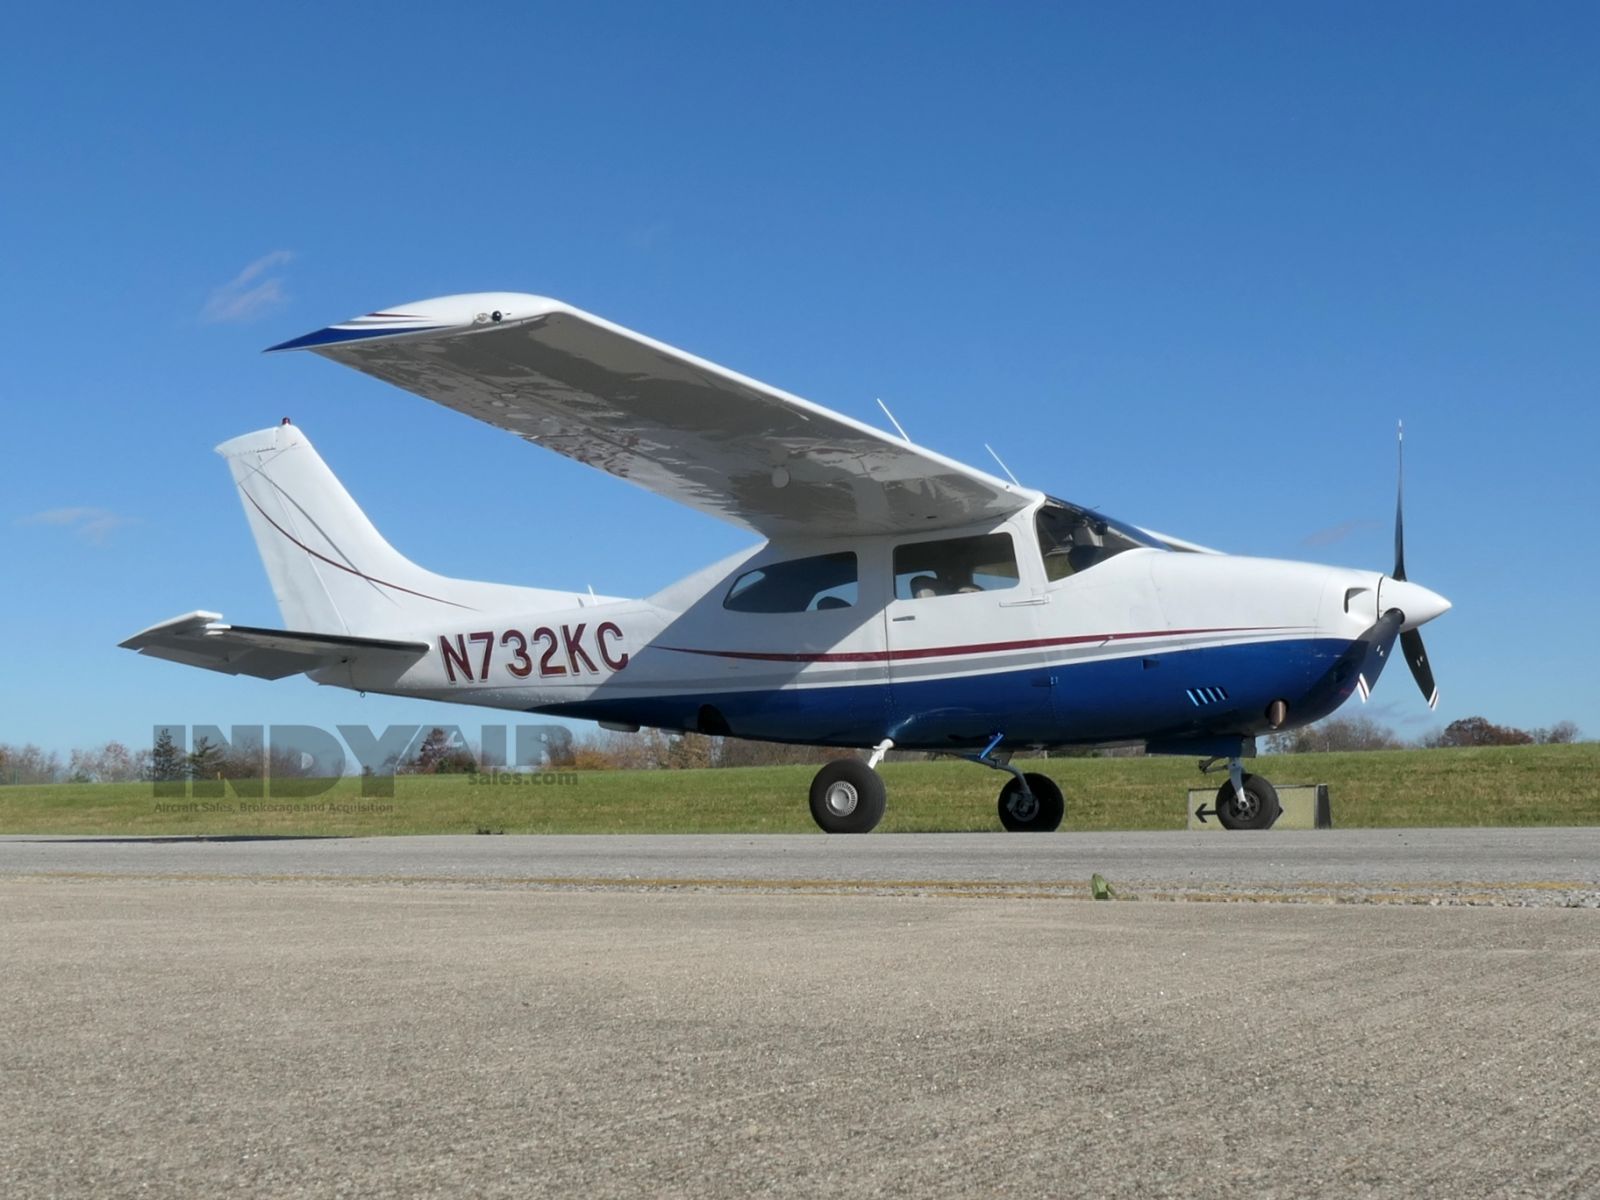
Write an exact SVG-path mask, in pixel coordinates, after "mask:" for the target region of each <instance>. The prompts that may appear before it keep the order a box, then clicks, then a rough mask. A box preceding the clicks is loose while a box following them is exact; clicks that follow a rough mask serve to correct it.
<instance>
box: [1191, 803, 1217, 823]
mask: <svg viewBox="0 0 1600 1200" xmlns="http://www.w3.org/2000/svg"><path fill="white" fill-rule="evenodd" d="M1194 815H1195V816H1197V817H1199V818H1200V824H1202V825H1204V824H1205V823H1206V818H1207V817H1214V816H1216V815H1217V810H1216V809H1214V808H1207V807H1206V806H1205V805H1204V804H1202V805H1201V806H1200V807H1199V808H1197V809H1195V810H1194Z"/></svg>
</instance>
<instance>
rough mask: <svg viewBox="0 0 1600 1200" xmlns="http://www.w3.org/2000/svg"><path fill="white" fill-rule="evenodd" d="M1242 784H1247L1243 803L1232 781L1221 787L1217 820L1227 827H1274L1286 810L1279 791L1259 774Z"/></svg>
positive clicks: (1247, 778) (1248, 777)
mask: <svg viewBox="0 0 1600 1200" xmlns="http://www.w3.org/2000/svg"><path fill="white" fill-rule="evenodd" d="M1240 783H1241V784H1242V785H1243V787H1244V803H1243V804H1241V803H1240V802H1239V795H1238V793H1237V792H1235V791H1234V790H1233V782H1232V781H1231V780H1230V781H1229V782H1227V783H1225V784H1223V785H1222V786H1221V787H1220V788H1218V789H1217V820H1219V821H1221V822H1222V827H1223V828H1224V829H1271V828H1272V823H1273V822H1274V821H1276V820H1277V819H1278V816H1279V814H1281V813H1282V812H1283V806H1282V805H1281V804H1279V803H1278V790H1277V789H1276V788H1274V787H1273V786H1272V785H1271V784H1270V783H1268V782H1267V781H1266V780H1265V779H1263V778H1261V776H1259V775H1246V776H1245V777H1244V778H1243V779H1242V780H1240Z"/></svg>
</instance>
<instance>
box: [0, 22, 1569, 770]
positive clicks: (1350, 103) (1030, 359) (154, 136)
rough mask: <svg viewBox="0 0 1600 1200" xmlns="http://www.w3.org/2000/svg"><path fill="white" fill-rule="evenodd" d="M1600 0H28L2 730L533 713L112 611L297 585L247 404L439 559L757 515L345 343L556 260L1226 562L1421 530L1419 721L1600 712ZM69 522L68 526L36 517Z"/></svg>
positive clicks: (694, 544)
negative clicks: (203, 655) (672, 486)
mask: <svg viewBox="0 0 1600 1200" xmlns="http://www.w3.org/2000/svg"><path fill="white" fill-rule="evenodd" d="M1597 53H1600V10H1597V9H1596V8H1595V7H1594V6H1593V5H1579V4H1571V5H1564V4H1545V5H1540V6H1537V7H1535V8H1522V9H1518V8H1515V7H1514V6H1504V5H1468V4H1458V3H1451V4H1408V5H1390V4H1381V5H1380V4H1340V5H1331V4H1330V5H1315V6H1313V5H1269V4H1240V3H1221V4H1212V5H1192V4H1137V3H1135V4H1119V5H1094V6H1090V5H1009V6H980V5H963V6H955V5H952V6H941V5H895V4H884V5H876V6H866V5H844V4H839V5H831V4H821V5H803V6H778V5H748V4H739V5H733V4H729V5H706V4H698V5H691V6H668V5H636V6H630V5H612V4H595V5H560V6H553V5H552V6H543V5H483V6H475V5H451V6H437V5H433V6H416V5H405V4H384V5H370V6H359V5H332V6H330V5H317V6H305V7H303V8H302V9H300V10H299V11H298V13H296V12H294V11H293V10H292V9H291V7H290V6H284V5H280V6H272V7H271V8H269V9H261V10H259V11H247V10H244V9H240V8H239V7H237V6H226V5H204V6H201V5H196V6H192V7H187V6H185V7H171V6H163V5H160V4H155V5H143V6H138V7H136V8H128V7H127V6H105V7H97V6H95V5H87V6H85V5H75V6H71V7H69V8H62V7H61V6H53V7H52V6H48V5H29V6H23V7H22V8H20V9H19V10H17V11H16V12H15V13H13V14H12V15H10V16H9V17H8V20H7V37H6V39H5V43H4V45H3V46H0V105H3V109H0V111H3V112H4V113H5V120H4V121H3V122H0V153H3V160H0V161H3V169H0V251H3V262H4V264H5V283H6V286H5V287H4V288H0V329H3V331H4V332H3V333H0V338H3V343H0V349H3V351H4V353H3V354H0V403H3V405H4V420H5V430H6V432H5V443H4V444H5V455H4V460H3V466H0V539H3V546H4V561H5V563H6V566H7V570H6V585H5V586H4V587H3V588H0V622H3V623H4V625H5V627H6V628H7V629H8V631H9V638H8V643H9V644H8V650H7V653H6V654H5V655H4V656H3V658H0V741H10V742H25V741H34V742H38V743H40V744H42V745H45V746H47V747H52V748H56V749H61V750H65V749H67V748H69V747H71V746H73V745H84V744H90V743H97V742H100V741H103V740H105V739H107V738H112V737H115V738H121V739H123V740H127V741H130V742H137V743H140V744H143V743H145V742H147V741H148V739H149V729H150V726H151V725H152V724H154V723H156V722H158V721H175V722H179V723H186V724H191V723H197V722H215V723H218V724H223V725H226V724H230V723H234V722H239V723H263V724H267V723H274V722H278V723H284V722H300V723H311V724H323V725H331V724H333V723H335V722H341V721H342V722H355V723H363V724H369V725H376V726H381V725H384V724H387V723H389V722H405V723H410V722H417V721H454V722H461V723H464V724H466V725H469V726H473V727H475V726H476V725H478V724H479V723H481V722H483V721H485V720H487V721H496V720H499V719H500V718H499V716H498V715H497V714H494V713H489V712H480V711H476V710H463V709H449V708H443V707H438V706H426V705H422V704H418V703H415V702H404V701H391V700H383V699H378V698H367V699H361V698H358V697H355V696H352V695H350V694H348V693H343V692H335V691H330V690H326V689H319V688H316V687H315V686H313V685H311V684H309V683H307V682H305V681H303V680H289V681H283V682H279V683H265V682H258V681H252V680H235V679H230V678H227V677H225V676H214V675H210V674H206V673H201V672H196V671H190V670H186V669H184V668H180V667H177V666H174V665H170V664H164V663H159V662H152V661H149V660H143V659H140V658H137V657H136V656H134V655H131V654H129V653H127V652H126V651H121V650H118V649H116V643H117V641H118V640H119V639H121V638H123V637H125V636H127V634H129V633H131V632H132V631H134V630H136V629H139V628H141V627H143V626H144V625H147V624H149V623H151V622H153V621H156V620H159V619H162V618H165V617H168V616H172V615H175V614H177V613H180V612H184V611H187V610H190V609H193V608H211V609H214V610H217V611H220V612H223V613H224V614H226V615H227V617H228V618H229V619H232V620H236V621H239V622H242V623H257V624H269V625H270V624H278V623H279V621H278V614H277V612H276V610H275V608H274V605H273V602H272V597H271V593H270V590H269V589H268V587H267V584H266V580H265V577H264V575H263V573H262V571H261V568H260V565H259V562H258V560H257V559H256V555H255V549H254V546H253V544H252V542H251V540H250V538H249V535H248V533H247V530H246V526H245V521H244V517H243V515H242V513H241V512H240V509H239V505H238V502H237V500H236V498H235V496H234V495H233V491H232V488H231V486H230V484H229V481H228V477H227V473H226V470H225V468H224V466H223V464H222V462H221V460H219V459H217V458H216V457H215V456H213V455H212V454H211V447H212V446H214V445H215V444H216V443H218V442H220V441H222V440H224V439H225V438H228V437H230V436H233V435H235V434H238V433H242V432H246V431H248V430H252V429H256V428H259V427H261V426H264V425H267V424H271V423H273V422H275V421H276V420H277V419H278V418H279V417H281V416H284V415H288V416H292V417H293V418H294V420H295V421H296V423H297V424H299V425H301V426H302V427H304V428H305V429H306V431H307V432H308V433H309V434H310V435H311V436H312V438H313V439H314V440H315V441H316V443H317V445H318V447H319V449H320V450H321V451H322V453H323V455H324V457H325V458H326V459H327V460H328V461H329V463H330V464H331V465H332V466H333V468H334V469H335V471H337V472H338V473H339V474H340V475H341V477H342V478H343V479H344V480H345V482H346V484H347V485H348V486H349V487H350V489H351V491H352V492H353V493H354V494H355V495H356V498H357V499H358V500H359V501H360V502H361V503H362V504H363V505H364V506H365V507H366V509H367V511H368V513H369V515H371V517H372V518H373V520H374V521H375V522H376V524H377V525H378V527H379V528H380V529H382V530H383V531H384V532H385V533H386V534H387V535H388V536H389V537H390V539H391V540H392V541H394V542H395V544H396V545H397V546H398V547H399V548H400V549H401V550H402V551H404V552H405V553H407V554H409V555H410V556H411V557H413V558H415V559H417V560H418V561H420V562H423V563H425V564H426V565H428V566H429V567H431V568H433V569H435V570H439V571H442V572H445V573H448V574H459V575H468V576H476V577H488V578H501V579H505V580H508V581H515V582H526V583H534V584H545V585H551V586H562V587H580V588H581V587H583V586H585V585H590V584H592V585H593V586H594V587H595V589H596V590H598V591H601V592H609V593H613V594H628V595H638V594H643V593H647V592H649V591H652V590H654V589H656V588H658V587H660V586H662V585H663V584H665V583H667V582H669V581H671V580H672V579H674V578H676V577H678V576H679V575H682V574H685V573H687V572H688V571H689V570H690V569H691V568H693V567H695V566H698V565H701V564H702V563H704V562H706V561H709V560H711V559H713V558H716V557H718V556H720V555H722V554H724V553H727V552H730V551H732V550H735V549H737V548H738V547H739V546H741V545H743V544H745V543H746V541H747V539H746V537H745V536H744V535H742V534H740V533H739V532H738V531H736V530H733V529H731V528H728V527H724V526H722V525H720V524H718V523H717V522H715V521H713V520H712V519H710V518H707V517H704V516H700V515H698V514H695V513H693V512H690V511H688V510H686V509H680V508H678V507H676V506H674V505H672V504H670V503H669V502H666V501H663V500H659V499H656V498H654V497H652V496H650V495H648V494H646V493H643V492H639V491H637V490H635V489H633V488H630V487H627V486H626V485H623V484H620V483H618V482H616V481H614V480H612V479H610V478H609V477H607V476H604V475H602V474H600V473H598V472H594V471H591V470H588V469H586V468H582V467H579V466H576V465H574V464H572V463H568V462H566V461H564V460H562V459H560V458H558V457H556V456H554V455H549V454H544V453H541V452H539V451H537V450H535V449H533V448H531V447H529V446H526V445H524V444H522V443H520V442H518V441H516V440H514V439H512V438H510V437H508V436H506V435H504V434H501V433H499V432H497V431H495V430H493V429H490V428H488V427H485V426H481V425H478V424H477V423H475V422H473V421H471V420H468V419H466V418H464V417H461V416H459V415H458V414H455V413H453V412H450V411H448V410H446V409H444V408H441V407H437V406H434V405H430V404H428V403H427V402H425V401H423V400H420V399H417V398H415V397H412V396H410V395H408V394H405V393H402V392H399V391H396V390H394V389H392V388H389V387H386V386H384V385H381V384H379V383H377V382H376V381H373V380H369V379H367V378H365V377H362V376H360V375H357V374H355V373H352V372H348V371H343V370H340V369H339V368H337V367H334V366H333V365H332V364H329V363H326V362H323V361H321V360H318V359H316V358H314V357H312V356H285V355H279V356H270V357H269V356H263V355H262V354H260V353H259V351H260V350H261V349H262V348H263V347H264V346H267V345H269V344H271V343H274V342H277V341H280V340H282V339H284V338H288V337H291V336H294V335H297V334H300V333H304V332H306V331H307V330H309V329H312V328H315V327H317V326H320V325H323V324H327V323H330V322H332V321H336V320H340V319H343V318H345V317H348V316H351V315H354V314H357V313H361V312H366V311H370V310H372V309H376V308H381V307H383V306H387V305H394V304H400V303H403V302H405V301H409V300H416V299H420V298H424V297H428V296H435V295H441V294H446V293H451V292H458V291H476V290H486V289H507V290H517V291H531V292H539V293H543V294H548V295H553V296H557V297H560V298H562V299H564V300H567V301H570V302H572V303H575V304H578V305H580V306H582V307H584V308H587V309H590V310H591V311H594V312H597V313H600V314H602V315H604V316H607V317H609V318H611V319H613V320H616V321H619V322H621V323H622V324H625V325H628V326H631V327H632V328H635V329H638V330H640V331H642V332H645V333H648V334H651V335H653V336H656V337H659V338H662V339H664V340H666V341H668V342H671V343H674V344H676V345H679V346H682V347H684V348H686V349H689V350H691V351H694V352H696V353H699V354H702V355H704V356H706V357H709V358H712V359H715V360H717V361H720V362H723V363H726V364H727V365H729V366H731V367H734V368H736V369H739V370H741V371H744V372H746V373H748V374H752V375H755V376H756V377H758V378H761V379H765V380H768V381H770V382H772V383H775V384H778V385H780V386H783V387H785V388H788V389H790V390H792V391H794V392H797V393H799V394H801V395H804V396H807V397H808V398H810V399H813V400H815V401H818V402H820V403H823V404H827V405H830V406H832V407H835V408H838V409H840V410H842V411H844V412H847V413H851V414H853V415H856V416H858V417H863V418H865V419H867V420H870V421H874V422H876V423H881V419H880V417H879V416H878V415H877V409H876V407H875V405H874V404H873V398H874V397H875V396H883V397H884V398H885V399H886V400H888V402H889V403H890V404H891V405H892V407H893V408H894V409H895V412H896V415H897V416H898V417H899V418H900V420H901V422H902V423H903V424H905V426H906V427H907V428H908V429H909V430H910V431H911V433H912V434H913V436H915V437H916V438H917V439H918V440H919V441H921V442H923V443H925V444H927V445H930V446H932V447H934V448H936V449H938V450H941V451H944V452H946V453H949V454H952V455H954V456H957V457H960V458H964V459H966V460H968V461H972V462H974V463H976V464H977V465H979V466H986V465H987V456H986V455H985V453H984V451H983V448H982V447H983V443H984V442H990V443H992V444H994V445H995V446H996V448H997V449H998V450H999V451H1000V453H1001V454H1002V455H1004V457H1005V458H1006V460H1007V462H1008V463H1009V465H1010V466H1011V468H1012V469H1013V470H1014V471H1015V472H1016V473H1017V474H1018V475H1019V476H1020V477H1021V478H1022V479H1023V480H1024V482H1027V483H1030V484H1034V485H1037V486H1040V487H1044V488H1047V489H1049V490H1051V491H1054V492H1056V493H1057V494H1060V495H1064V496H1066V497H1069V498H1071V499H1074V500H1077V501H1080V502H1084V503H1088V504H1093V505H1096V506H1098V507H1101V508H1103V509H1105V510H1107V511H1109V512H1111V513H1113V514H1114V515H1117V516H1120V517H1123V518H1124V519H1127V520H1131V521H1135V522H1137V523H1140V524H1145V525H1149V526H1152V527H1155V528H1159V529H1164V530H1167V531H1169V532H1171V533H1173V534H1176V535H1180V536H1184V537H1188V538H1192V539H1193V540H1196V541H1201V542H1205V543H1207V544H1210V545H1214V546H1218V547H1221V548H1223V549H1227V550H1230V551H1235V552H1239V553H1251V554H1262V555H1274V556H1283V557H1293V558H1310V559H1315V560H1319V561H1329V562H1335V563H1343V564H1351V565H1360V566H1367V567H1374V568H1381V569H1386V568H1387V567H1388V566H1389V564H1390V562H1391V559H1392V551H1391V549H1390V536H1391V534H1390V522H1391V519H1392V517H1391V513H1392V504H1393V490H1394V462H1393V460H1394V453H1393V429H1394V422H1395V420H1396V418H1398V417H1404V419H1405V421H1406V428H1407V434H1408V437H1407V451H1408V460H1407V466H1408V474H1407V502H1408V503H1407V534H1408V541H1407V558H1408V565H1409V567H1410V570H1411V575H1412V577H1413V578H1414V579H1417V580H1419V581H1420V582H1424V583H1426V584H1427V585H1429V586H1430V587H1433V588H1435V589H1436V590H1438V591H1440V592H1442V593H1443V594H1444V595H1446V596H1448V597H1449V598H1450V599H1451V600H1452V601H1454V603H1455V606H1456V607H1455V610H1454V611H1453V612H1451V613H1450V614H1448V615H1447V616H1446V617H1445V618H1443V619H1442V620H1440V621H1438V622H1436V623H1435V624H1434V625H1431V626H1430V627H1429V628H1428V631H1427V638H1428V643H1429V648H1430V651H1431V653H1432V656H1433V659H1434V664H1435V670H1436V673H1437V675H1438V677H1439V681H1440V686H1441V689H1442V691H1443V700H1442V702H1441V705H1440V709H1439V713H1438V715H1437V718H1433V717H1430V716H1429V714H1428V713H1427V711H1426V709H1425V708H1424V707H1423V706H1422V704H1421V701H1420V699H1419V698H1417V696H1416V694H1415V691H1414V689H1413V688H1412V685H1411V683H1410V681H1409V680H1408V679H1406V678H1405V675H1404V673H1403V672H1401V671H1396V672H1395V673H1394V674H1393V675H1392V676H1391V677H1386V678H1385V680H1384V682H1383V684H1382V686H1381V687H1380V690H1379V692H1378V694H1377V697H1376V698H1375V701H1374V706H1375V708H1374V709H1369V710H1368V711H1375V713H1376V715H1378V716H1379V717H1381V718H1383V719H1386V720H1389V721H1391V722H1392V723H1394V724H1396V725H1397V726H1398V727H1399V728H1400V729H1401V730H1402V731H1403V732H1406V733H1408V734H1414V733H1416V732H1419V731H1421V730H1422V729H1425V728H1427V727H1429V726H1430V725H1431V724H1433V723H1436V722H1442V721H1444V720H1449V719H1452V718H1454V717H1459V716H1464V715H1469V714H1473V713H1481V714H1483V715H1486V716H1488V717H1490V718H1491V719H1493V720H1496V721H1502V722H1512V723H1516V724H1521V725H1526V726H1532V725H1540V724H1548V723H1551V722H1553V721H1556V720H1560V719H1563V718H1570V719H1573V720H1576V721H1577V722H1578V723H1579V724H1580V725H1581V726H1583V728H1584V729H1585V730H1586V732H1587V733H1589V734H1590V735H1591V736H1592V735H1595V734H1600V685H1597V684H1596V682H1595V674H1596V667H1597V665H1600V654H1597V650H1600V637H1597V635H1596V632H1595V621H1594V608H1595V604H1594V599H1595V596H1596V594H1597V592H1600V566H1597V563H1600V555H1597V554H1596V551H1595V549H1594V541H1593V539H1594V520H1595V515H1596V510H1597V508H1600V505H1597V503H1596V502H1597V500H1600V483H1597V475H1600V471H1597V466H1596V461H1595V460H1596V451H1597V449H1600V437H1597V420H1596V417H1595V416H1594V411H1595V403H1596V400H1597V399H1600V396H1597V391H1600V389H1597V386H1596V384H1597V379H1600V370H1597V368H1600V290H1597V280H1600V217H1597V214H1600V137H1597V136H1596V130H1597V129H1600V73H1597V72H1596V71H1595V69H1594V62H1595V59H1596V56H1597ZM41 514H43V515H41Z"/></svg>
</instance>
